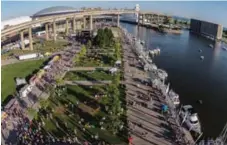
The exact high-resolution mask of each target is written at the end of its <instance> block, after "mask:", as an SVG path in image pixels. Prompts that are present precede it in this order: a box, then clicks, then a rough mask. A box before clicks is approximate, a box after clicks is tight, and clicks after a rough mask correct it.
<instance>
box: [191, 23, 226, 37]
mask: <svg viewBox="0 0 227 145" xmlns="http://www.w3.org/2000/svg"><path fill="white" fill-rule="evenodd" d="M190 31H191V32H194V33H197V34H200V35H202V36H205V37H208V38H211V39H216V40H220V39H222V32H223V26H222V25H219V24H214V23H210V22H206V21H201V20H196V19H191V24H190Z"/></svg>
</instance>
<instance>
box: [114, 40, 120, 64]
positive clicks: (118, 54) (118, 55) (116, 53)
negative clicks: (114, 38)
mask: <svg viewBox="0 0 227 145" xmlns="http://www.w3.org/2000/svg"><path fill="white" fill-rule="evenodd" d="M120 48H121V45H120V43H119V42H116V43H115V46H114V51H115V52H114V53H115V58H116V59H117V60H120V59H121V55H120V53H121V52H120Z"/></svg>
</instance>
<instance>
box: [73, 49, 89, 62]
mask: <svg viewBox="0 0 227 145" xmlns="http://www.w3.org/2000/svg"><path fill="white" fill-rule="evenodd" d="M86 54H87V48H86V46H85V45H82V46H81V50H80V53H78V54H77V55H76V57H75V62H79V61H80V60H81V58H83V57H84V56H85V55H86Z"/></svg>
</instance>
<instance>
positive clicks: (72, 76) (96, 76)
mask: <svg viewBox="0 0 227 145" xmlns="http://www.w3.org/2000/svg"><path fill="white" fill-rule="evenodd" d="M113 77H114V76H113V75H111V74H109V73H108V72H107V71H98V70H97V71H71V72H68V73H67V74H66V75H65V78H64V79H65V80H70V81H75V80H78V81H81V80H112V79H113Z"/></svg>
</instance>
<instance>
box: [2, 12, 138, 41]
mask: <svg viewBox="0 0 227 145" xmlns="http://www.w3.org/2000/svg"><path fill="white" fill-rule="evenodd" d="M135 12H136V11H135V10H100V11H85V12H77V13H70V14H61V15H52V16H47V17H42V18H37V19H35V20H33V21H30V22H26V23H22V24H19V25H16V26H11V27H9V28H6V29H4V30H2V32H1V34H2V35H1V37H2V38H3V37H5V36H7V35H9V34H11V33H16V32H20V31H23V30H24V29H27V28H30V27H32V26H33V25H36V24H44V23H48V22H57V21H60V20H65V19H67V18H71V19H72V18H73V19H78V18H83V17H84V16H96V15H121V14H133V13H135Z"/></svg>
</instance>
